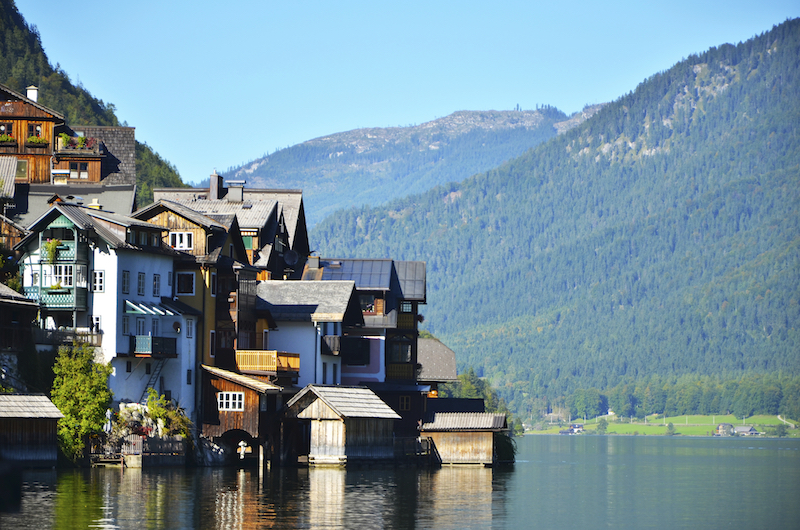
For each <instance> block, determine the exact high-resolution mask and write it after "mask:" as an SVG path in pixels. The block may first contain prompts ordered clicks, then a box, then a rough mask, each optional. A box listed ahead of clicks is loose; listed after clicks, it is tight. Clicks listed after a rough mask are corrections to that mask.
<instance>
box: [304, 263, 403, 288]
mask: <svg viewBox="0 0 800 530" xmlns="http://www.w3.org/2000/svg"><path fill="white" fill-rule="evenodd" d="M306 277H308V279H314V280H323V281H327V280H351V281H354V282H355V284H356V288H357V289H359V290H368V291H389V290H391V289H392V260H390V259H339V258H336V259H334V258H330V259H322V258H320V260H319V269H318V270H315V269H306V272H305V273H304V274H303V279H306Z"/></svg>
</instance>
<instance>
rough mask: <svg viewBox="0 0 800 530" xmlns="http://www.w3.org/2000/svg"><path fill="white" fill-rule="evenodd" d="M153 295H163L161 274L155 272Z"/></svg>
mask: <svg viewBox="0 0 800 530" xmlns="http://www.w3.org/2000/svg"><path fill="white" fill-rule="evenodd" d="M153 296H155V297H156V298H158V297H160V296H161V275H160V274H153Z"/></svg>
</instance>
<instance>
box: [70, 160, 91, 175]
mask: <svg viewBox="0 0 800 530" xmlns="http://www.w3.org/2000/svg"><path fill="white" fill-rule="evenodd" d="M69 178H71V179H88V178H89V164H88V163H87V162H70V163H69Z"/></svg>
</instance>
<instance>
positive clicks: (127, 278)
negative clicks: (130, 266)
mask: <svg viewBox="0 0 800 530" xmlns="http://www.w3.org/2000/svg"><path fill="white" fill-rule="evenodd" d="M122 292H123V294H128V293H129V292H131V271H122Z"/></svg>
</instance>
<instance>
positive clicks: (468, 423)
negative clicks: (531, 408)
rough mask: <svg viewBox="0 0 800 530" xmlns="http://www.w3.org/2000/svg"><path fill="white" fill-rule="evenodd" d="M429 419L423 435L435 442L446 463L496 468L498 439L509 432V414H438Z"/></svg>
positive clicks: (431, 415) (421, 434) (439, 455)
mask: <svg viewBox="0 0 800 530" xmlns="http://www.w3.org/2000/svg"><path fill="white" fill-rule="evenodd" d="M425 420H426V421H425V422H424V423H423V424H422V427H421V428H420V436H421V437H427V438H430V439H431V440H432V441H433V443H434V446H435V448H436V452H437V453H438V457H439V460H440V462H441V463H442V464H483V465H487V466H488V465H492V464H493V463H494V462H495V460H496V458H495V454H496V447H495V436H496V435H497V434H499V433H504V432H506V431H508V424H507V423H506V416H505V414H493V413H489V412H435V413H431V414H428V416H427V417H426V418H425Z"/></svg>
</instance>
